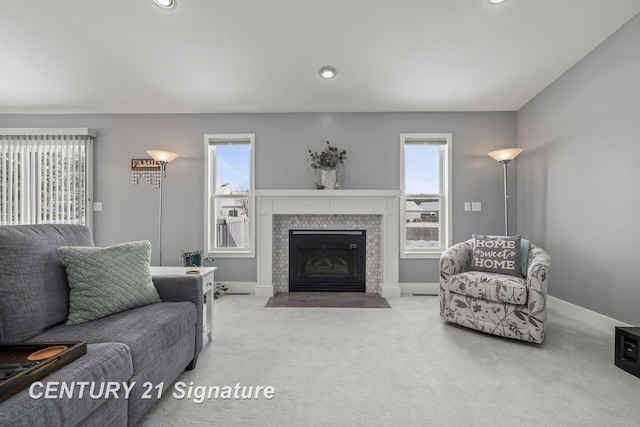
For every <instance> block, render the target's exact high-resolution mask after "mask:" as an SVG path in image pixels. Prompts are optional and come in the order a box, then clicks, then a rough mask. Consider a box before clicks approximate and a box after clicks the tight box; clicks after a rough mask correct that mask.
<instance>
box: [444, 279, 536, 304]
mask: <svg viewBox="0 0 640 427" xmlns="http://www.w3.org/2000/svg"><path fill="white" fill-rule="evenodd" d="M449 290H450V291H451V292H455V293H456V294H460V295H469V296H472V297H474V298H481V299H483V300H488V301H495V302H506V303H508V304H514V305H524V304H526V302H527V280H526V279H524V278H522V277H516V276H507V275H503V274H497V273H484V272H480V271H465V272H464V273H460V274H456V275H453V276H451V279H450V282H449Z"/></svg>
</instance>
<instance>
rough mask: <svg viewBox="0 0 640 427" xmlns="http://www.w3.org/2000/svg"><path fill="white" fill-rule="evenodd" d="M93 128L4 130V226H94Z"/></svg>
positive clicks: (0, 151) (0, 200) (0, 210)
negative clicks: (92, 206) (91, 129)
mask: <svg viewBox="0 0 640 427" xmlns="http://www.w3.org/2000/svg"><path fill="white" fill-rule="evenodd" d="M94 138H95V133H94V132H92V131H90V130H89V129H84V128H82V129H0V225H12V224H82V225H87V226H89V227H91V226H92V213H93V211H92V209H91V201H92V190H93V188H92V184H93V182H92V176H93V175H92V174H93V170H92V169H93V168H92V165H93V161H92V155H93V140H94Z"/></svg>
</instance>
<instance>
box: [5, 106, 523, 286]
mask: <svg viewBox="0 0 640 427" xmlns="http://www.w3.org/2000/svg"><path fill="white" fill-rule="evenodd" d="M0 127H89V128H93V129H95V130H97V131H98V138H97V141H96V148H95V200H96V201H101V202H102V203H103V211H102V212H96V213H95V216H94V219H95V226H94V239H95V243H96V244H97V245H99V246H106V245H111V244H116V243H121V242H125V241H129V240H137V239H149V240H151V242H152V245H153V246H154V247H155V246H156V245H157V221H158V213H157V206H158V205H157V203H158V191H157V190H155V189H154V188H153V187H151V186H149V185H148V184H146V183H145V182H143V181H141V182H140V183H139V184H138V185H132V184H131V175H130V168H129V161H130V159H131V158H144V157H147V154H146V150H147V149H150V148H163V149H168V150H171V151H175V152H177V153H178V154H179V156H180V157H179V158H178V159H177V160H175V161H174V162H172V163H170V164H169V165H168V167H167V179H166V180H165V193H164V197H165V199H164V200H165V209H164V211H163V215H164V230H163V231H164V239H163V259H164V264H165V265H178V263H179V260H178V253H179V251H180V249H198V248H202V247H203V241H204V238H203V233H204V225H203V224H204V220H203V212H204V198H203V168H204V138H203V135H204V134H206V133H255V134H256V163H257V166H256V168H257V170H256V187H257V189H310V188H314V183H315V176H314V173H313V170H311V169H310V168H309V166H308V163H307V156H308V153H307V150H308V149H309V148H311V149H317V150H319V149H321V148H322V146H323V144H324V142H325V141H327V140H329V141H331V142H333V143H335V144H336V145H338V146H339V147H341V148H345V149H346V150H347V151H348V159H347V161H346V163H345V165H344V168H343V169H344V173H343V174H342V175H341V176H340V175H339V180H340V182H341V183H342V185H343V188H347V189H398V188H399V185H400V176H399V170H398V164H399V160H400V159H399V157H400V148H399V144H400V142H399V139H400V136H399V135H400V133H402V132H451V133H452V134H453V147H454V151H453V168H454V169H453V202H454V213H453V221H454V224H453V226H454V240H455V241H461V240H466V239H468V238H470V236H471V234H472V233H487V234H502V230H503V201H502V200H503V199H502V169H501V166H500V165H499V164H498V163H497V162H495V161H494V160H493V159H491V158H490V157H489V156H487V153H488V152H489V151H491V150H494V149H497V148H505V147H511V146H514V145H515V144H516V113H515V112H492V113H336V114H328V113H327V114H323V113H308V114H307V113H300V114H185V115H109V114H101V115H0ZM514 166H515V164H514ZM511 170H512V176H511V180H512V181H511V182H512V183H513V184H514V186H513V187H512V189H513V190H514V191H515V182H516V174H515V170H516V168H515V167H513V168H511ZM465 201H477V202H482V211H481V212H464V210H463V207H464V204H463V203H464V202H465ZM512 213H513V222H514V224H515V199H514V200H513V209H512ZM153 257H154V259H153V262H154V263H156V262H157V253H154V255H153ZM216 265H218V267H219V271H218V272H217V273H216V279H218V280H221V281H232V282H255V281H256V262H255V259H248V260H247V259H244V260H242V259H235V260H230V259H219V260H218V261H217V262H216ZM400 271H401V274H400V281H401V282H403V283H425V282H427V283H429V282H431V283H433V282H437V281H438V262H437V260H434V259H430V260H402V261H401V264H400Z"/></svg>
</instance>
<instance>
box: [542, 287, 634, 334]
mask: <svg viewBox="0 0 640 427" xmlns="http://www.w3.org/2000/svg"><path fill="white" fill-rule="evenodd" d="M547 306H549V308H551V309H553V310H556V311H558V312H559V313H562V314H564V315H565V316H567V317H570V318H572V319H573V320H577V321H579V322H580V323H582V324H584V325H588V326H591V327H592V328H596V329H599V330H601V331H603V332H606V333H608V334H610V335H611V336H612V337H613V336H614V334H615V328H616V326H627V327H628V326H631V325H628V324H626V323H624V322H621V321H619V320H616V319H612V318H611V317H607V316H605V315H603V314H600V313H596V312H595V311H591V310H589V309H587V308H584V307H580V306H579V305H575V304H572V303H570V302H567V301H565V300H561V299H560V298H556V297H552V296H551V295H547Z"/></svg>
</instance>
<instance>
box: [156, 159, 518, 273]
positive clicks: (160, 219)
mask: <svg viewBox="0 0 640 427" xmlns="http://www.w3.org/2000/svg"><path fill="white" fill-rule="evenodd" d="M158 163H160V206H159V212H158V217H159V221H158V256H159V258H158V265H160V266H161V265H162V189H163V187H164V172H165V170H166V168H167V162H166V161H164V160H159V161H158ZM505 188H506V187H505Z"/></svg>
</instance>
